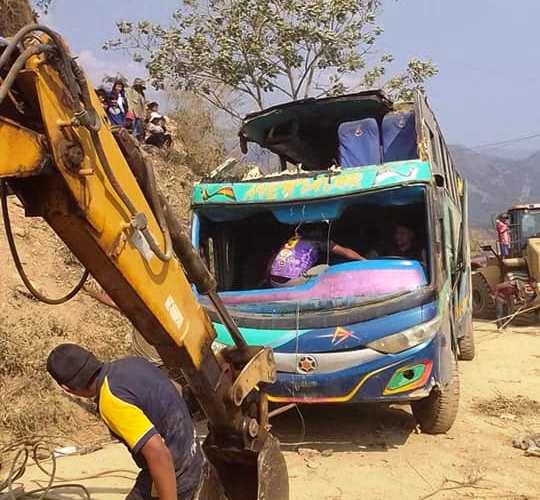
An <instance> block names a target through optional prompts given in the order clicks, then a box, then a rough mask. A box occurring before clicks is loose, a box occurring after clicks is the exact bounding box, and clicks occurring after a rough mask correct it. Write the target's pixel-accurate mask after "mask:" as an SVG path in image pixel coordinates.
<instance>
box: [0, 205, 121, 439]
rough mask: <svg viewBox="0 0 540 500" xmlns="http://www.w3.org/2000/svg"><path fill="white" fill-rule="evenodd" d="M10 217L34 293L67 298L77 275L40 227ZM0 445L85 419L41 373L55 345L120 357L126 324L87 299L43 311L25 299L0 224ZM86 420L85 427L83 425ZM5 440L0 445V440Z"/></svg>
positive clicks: (14, 210)
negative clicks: (72, 344) (12, 437)
mask: <svg viewBox="0 0 540 500" xmlns="http://www.w3.org/2000/svg"><path fill="white" fill-rule="evenodd" d="M10 212H11V216H12V225H13V229H14V232H15V237H16V241H17V244H18V247H19V249H20V255H21V259H22V261H23V263H24V265H25V268H26V269H27V272H28V274H29V275H30V277H31V279H32V281H33V282H34V283H35V285H36V286H37V287H38V288H39V289H40V290H42V291H43V292H45V293H46V294H47V295H49V296H51V297H58V296H61V295H63V294H64V293H66V292H67V291H68V290H69V289H70V287H72V286H73V284H75V283H76V282H77V281H78V279H79V277H80V275H81V268H80V266H79V265H78V263H77V262H76V260H75V259H74V258H73V256H72V255H71V253H70V252H69V251H68V250H67V249H66V248H65V247H64V246H63V244H62V242H61V241H59V239H58V238H57V237H56V236H55V235H54V233H52V231H51V230H50V229H49V227H48V226H47V225H46V224H44V223H43V222H42V221H41V220H40V219H28V218H25V217H24V215H23V210H22V208H21V207H20V206H19V204H18V202H17V201H15V200H14V199H13V200H11V201H10ZM0 232H1V234H0V277H1V279H0V360H1V362H0V441H1V440H5V439H6V438H7V436H8V435H10V434H11V435H12V434H17V435H27V434H32V433H39V434H47V433H48V432H57V431H56V426H59V427H60V430H61V431H63V432H66V433H70V432H72V431H73V429H75V428H77V427H79V426H80V423H79V422H78V419H79V418H81V417H82V418H83V419H85V420H86V419H88V418H89V417H88V416H87V414H86V412H85V411H83V410H79V408H78V407H77V406H75V405H73V404H70V403H69V402H68V401H67V400H66V398H65V397H63V396H62V395H61V394H60V393H59V392H58V391H57V390H56V389H54V390H51V389H52V384H51V382H50V380H49V378H48V377H47V376H46V372H45V365H44V363H45V360H46V356H47V353H48V352H49V350H50V349H52V347H54V346H55V345H56V344H58V343H61V342H80V343H81V344H82V345H85V346H89V347H91V348H92V349H94V350H95V351H96V352H97V353H98V354H99V355H100V356H103V357H104V358H110V357H113V356H116V355H119V354H121V353H123V352H125V351H126V348H127V345H128V344H127V337H126V336H127V334H128V333H129V331H130V327H129V323H128V322H127V320H125V319H124V318H123V317H122V316H121V315H120V314H118V313H117V312H115V311H113V310H112V309H111V308H108V307H105V306H103V305H101V304H98V303H97V302H96V301H95V300H94V299H92V298H90V297H89V296H88V295H87V294H86V293H83V292H81V293H79V295H78V296H77V297H75V298H74V299H73V300H72V301H70V302H68V303H66V304H63V305H59V306H49V305H47V304H43V303H40V302H37V301H36V300H34V299H32V298H31V297H30V295H29V294H28V293H27V292H26V289H25V288H24V286H23V284H22V282H21V280H20V279H19V276H18V274H17V271H16V269H15V266H14V265H13V261H12V259H11V257H10V256H9V255H8V248H7V243H6V240H5V236H4V228H3V224H0ZM90 420H91V419H90ZM2 437H3V438H4V439H1V438H2Z"/></svg>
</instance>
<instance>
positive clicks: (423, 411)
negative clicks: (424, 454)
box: [411, 363, 459, 434]
mask: <svg viewBox="0 0 540 500" xmlns="http://www.w3.org/2000/svg"><path fill="white" fill-rule="evenodd" d="M452 370H453V372H452V377H451V379H450V382H449V383H448V385H447V386H446V387H444V388H439V387H435V388H433V390H432V391H431V394H430V395H429V396H428V397H427V398H424V399H420V400H418V401H413V402H412V403H411V408H412V412H413V415H414V417H415V418H416V421H417V422H418V425H419V426H420V429H421V430H422V432H425V433H426V434H444V433H445V432H448V431H449V430H450V428H451V427H452V425H453V424H454V421H455V420H456V416H457V412H458V406H459V374H458V370H457V363H453V368H452Z"/></svg>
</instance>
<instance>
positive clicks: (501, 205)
mask: <svg viewBox="0 0 540 500" xmlns="http://www.w3.org/2000/svg"><path fill="white" fill-rule="evenodd" d="M449 149H450V152H451V154H452V158H453V160H454V164H455V166H456V168H457V169H458V171H459V172H460V173H461V175H462V176H463V177H464V178H465V179H466V180H467V184H468V188H469V217H470V222H471V226H473V227H481V228H482V227H483V228H488V227H491V218H492V216H494V215H496V214H499V213H501V212H504V211H505V210H507V209H508V208H510V207H511V206H512V205H515V204H516V203H534V202H536V203H540V176H538V175H537V174H536V170H537V168H538V165H539V164H540V151H537V152H535V153H533V154H531V155H530V156H527V157H525V158H523V159H515V160H512V159H506V158H499V157H497V156H493V155H489V154H483V153H481V152H479V151H475V150H473V149H470V148H467V147H466V146H461V145H452V146H449ZM535 197H536V198H535Z"/></svg>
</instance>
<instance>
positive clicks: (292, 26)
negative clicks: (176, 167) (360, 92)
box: [104, 0, 437, 115]
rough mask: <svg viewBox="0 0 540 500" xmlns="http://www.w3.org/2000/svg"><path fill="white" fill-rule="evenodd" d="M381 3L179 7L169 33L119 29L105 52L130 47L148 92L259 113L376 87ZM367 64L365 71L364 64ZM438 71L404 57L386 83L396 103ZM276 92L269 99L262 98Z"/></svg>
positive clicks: (248, 1) (124, 25) (382, 63)
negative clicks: (176, 92)
mask: <svg viewBox="0 0 540 500" xmlns="http://www.w3.org/2000/svg"><path fill="white" fill-rule="evenodd" d="M381 4H382V0H202V1H200V0H184V1H183V3H182V6H181V8H180V9H178V10H177V11H175V12H174V13H173V14H172V19H171V23H170V25H169V26H162V25H158V24H153V23H150V22H148V21H139V22H128V21H121V22H118V23H117V27H118V30H119V37H118V38H117V39H115V40H111V41H109V42H107V43H106V44H105V46H104V48H105V49H128V50H129V51H130V52H131V53H132V54H133V57H134V59H135V60H136V61H139V62H144V63H145V64H146V66H147V68H148V71H149V74H150V78H151V80H152V83H153V85H154V86H155V87H156V88H165V87H170V86H172V87H175V88H178V89H182V90H188V91H191V92H193V93H195V94H197V95H199V96H201V97H204V98H205V99H207V100H208V101H210V102H211V103H212V104H213V105H214V106H216V107H218V108H221V109H223V110H225V111H227V112H228V113H230V114H233V115H235V114H236V112H235V111H234V110H233V108H232V107H231V106H230V105H229V104H228V103H227V102H225V101H224V100H223V99H222V97H221V96H222V95H223V92H224V91H226V92H229V91H231V90H232V91H234V92H236V93H239V94H240V95H243V96H244V97H245V98H247V99H248V101H251V103H252V104H255V105H256V107H257V108H259V109H262V108H264V107H265V106H267V105H268V104H269V102H270V101H274V102H275V100H276V98H275V94H276V93H279V94H281V95H280V97H281V98H285V99H287V100H289V99H300V98H304V97H310V96H320V95H335V94H340V93H343V92H346V91H348V90H352V89H354V90H357V89H360V88H365V87H366V86H371V85H373V84H375V83H378V82H380V81H383V80H384V79H385V77H386V72H387V69H388V66H389V64H390V63H391V62H392V61H393V58H392V56H391V55H389V54H384V55H382V56H380V55H379V56H378V57H376V56H375V44H376V41H377V39H378V37H379V36H380V35H381V34H382V28H381V27H380V26H379V25H378V24H377V16H378V14H379V13H380V9H381ZM369 61H372V65H368V62H369ZM436 73H437V69H436V67H435V66H434V65H433V64H432V63H431V62H430V61H421V60H418V59H415V60H412V61H411V62H410V63H409V65H408V67H407V68H406V70H405V71H404V72H403V73H402V74H398V75H397V76H395V77H393V78H391V79H390V80H389V81H388V85H387V89H388V90H389V91H390V93H391V94H392V95H393V96H394V97H403V96H406V95H407V92H409V91H410V90H411V89H412V88H422V85H423V83H424V81H425V80H426V78H429V77H431V76H434V75H435V74H436ZM271 94H274V96H273V97H270V95H271Z"/></svg>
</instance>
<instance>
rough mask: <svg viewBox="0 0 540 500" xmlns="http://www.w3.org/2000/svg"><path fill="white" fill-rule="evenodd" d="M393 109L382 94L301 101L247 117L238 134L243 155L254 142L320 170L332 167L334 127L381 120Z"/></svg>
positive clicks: (297, 162)
mask: <svg viewBox="0 0 540 500" xmlns="http://www.w3.org/2000/svg"><path fill="white" fill-rule="evenodd" d="M392 109H393V103H392V101H391V100H390V99H389V98H388V97H386V95H385V94H384V92H383V91H382V90H368V91H364V92H359V93H356V94H349V95H343V96H338V97H325V98H321V99H315V98H311V99H302V100H299V101H293V102H288V103H286V104H280V105H277V106H273V107H271V108H268V109H265V110H263V111H258V112H256V113H251V114H249V115H247V116H246V117H245V118H244V120H243V124H242V127H241V129H240V132H239V136H240V141H241V143H242V144H243V151H244V152H245V151H246V150H247V146H246V144H247V143H248V142H254V143H256V144H258V145H260V146H261V147H263V148H266V149H268V150H270V151H272V152H273V153H275V154H277V155H279V156H281V157H283V158H284V159H286V160H287V161H289V162H290V163H293V164H299V163H302V164H303V166H304V168H306V169H308V170H320V169H322V168H327V167H328V165H331V164H332V160H333V159H334V157H335V154H336V153H335V152H336V150H337V147H338V144H337V140H338V139H337V133H336V131H337V127H338V125H339V124H340V123H342V122H346V121H354V120H361V119H363V118H366V117H374V118H381V119H382V117H383V116H384V115H385V114H386V113H388V112H389V111H391V110H392Z"/></svg>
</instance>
